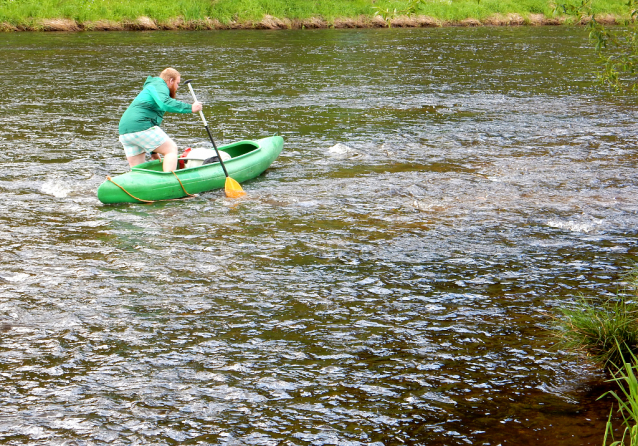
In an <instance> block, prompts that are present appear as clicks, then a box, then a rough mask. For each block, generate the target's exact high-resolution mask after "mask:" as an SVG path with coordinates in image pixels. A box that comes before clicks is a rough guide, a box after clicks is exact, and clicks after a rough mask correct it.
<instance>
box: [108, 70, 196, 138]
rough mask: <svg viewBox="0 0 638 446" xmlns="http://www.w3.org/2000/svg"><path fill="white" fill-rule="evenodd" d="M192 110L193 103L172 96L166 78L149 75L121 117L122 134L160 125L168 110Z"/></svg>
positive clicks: (186, 111) (188, 111) (176, 111)
mask: <svg viewBox="0 0 638 446" xmlns="http://www.w3.org/2000/svg"><path fill="white" fill-rule="evenodd" d="M191 111H192V108H191V104H187V103H186V102H182V101H177V100H175V99H173V98H171V95H170V91H169V90H168V85H166V82H165V81H164V79H162V78H161V77H153V76H149V77H148V78H147V79H146V82H144V88H143V89H142V91H141V92H140V94H138V95H137V97H136V98H135V99H134V100H133V102H131V105H129V106H128V108H127V109H126V111H125V112H124V114H123V115H122V118H121V119H120V135H124V134H127V133H135V132H141V131H144V130H148V129H150V128H151V127H153V126H156V125H160V124H161V123H162V119H163V118H164V113H166V112H172V113H191Z"/></svg>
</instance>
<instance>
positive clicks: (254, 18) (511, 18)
mask: <svg viewBox="0 0 638 446" xmlns="http://www.w3.org/2000/svg"><path fill="white" fill-rule="evenodd" d="M562 1H565V0H559V1H558V3H560V2H562ZM573 1H575V0H573ZM594 2H595V4H594V9H595V11H596V12H597V13H599V14H601V15H604V16H607V19H608V21H625V20H626V19H627V18H628V15H627V14H628V13H627V7H626V0H598V1H596V0H594ZM554 10H555V4H554V3H553V2H552V1H551V0H407V1H404V0H340V1H338V0H322V1H307V0H174V1H168V0H137V1H135V2H131V1H122V0H64V1H62V0H0V30H3V31H31V30H51V31H56V30H60V31H63V30H67V31H73V30H109V29H112V30H122V29H125V30H134V29H232V28H271V29H277V28H282V29H285V28H325V27H335V28H347V27H384V26H395V27H405V26H419V27H422V26H446V25H465V26H478V25H524V24H560V23H563V22H564V21H565V20H566V17H565V16H561V15H558V16H557V15H555V14H554Z"/></svg>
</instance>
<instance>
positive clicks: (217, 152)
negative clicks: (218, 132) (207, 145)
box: [186, 81, 228, 178]
mask: <svg viewBox="0 0 638 446" xmlns="http://www.w3.org/2000/svg"><path fill="white" fill-rule="evenodd" d="M186 85H188V89H189V90H190V91H191V94H192V95H193V100H194V101H195V102H197V97H196V96H195V91H194V90H193V86H192V85H191V84H190V81H186ZM199 117H200V118H202V122H203V123H204V127H205V128H206V133H208V137H209V138H210V142H212V143H213V148H214V149H215V153H216V154H217V158H219V164H221V165H222V169H224V175H226V178H228V171H227V170H226V166H224V162H223V161H222V156H221V155H220V154H219V150H217V145H216V144H215V140H214V139H213V135H212V134H211V133H210V129H209V128H208V122H206V118H205V117H204V112H202V111H201V110H200V111H199Z"/></svg>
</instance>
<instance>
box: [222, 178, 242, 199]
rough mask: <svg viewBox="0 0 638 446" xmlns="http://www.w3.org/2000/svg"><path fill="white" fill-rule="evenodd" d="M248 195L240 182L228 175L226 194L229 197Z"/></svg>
mask: <svg viewBox="0 0 638 446" xmlns="http://www.w3.org/2000/svg"><path fill="white" fill-rule="evenodd" d="M244 195H246V192H244V190H243V189H242V188H241V186H240V185H239V183H238V182H237V181H235V180H233V179H232V178H231V177H226V196H227V197H228V198H239V197H243V196H244Z"/></svg>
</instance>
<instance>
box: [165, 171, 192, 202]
mask: <svg viewBox="0 0 638 446" xmlns="http://www.w3.org/2000/svg"><path fill="white" fill-rule="evenodd" d="M171 172H172V173H173V175H175V178H177V181H179V185H180V186H182V190H183V191H184V193H185V194H186V195H188V196H189V197H194V196H195V195H193V194H189V193H188V192H186V189H185V188H184V185H183V184H182V180H180V179H179V177H178V176H177V174H176V173H175V171H174V170H171Z"/></svg>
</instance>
